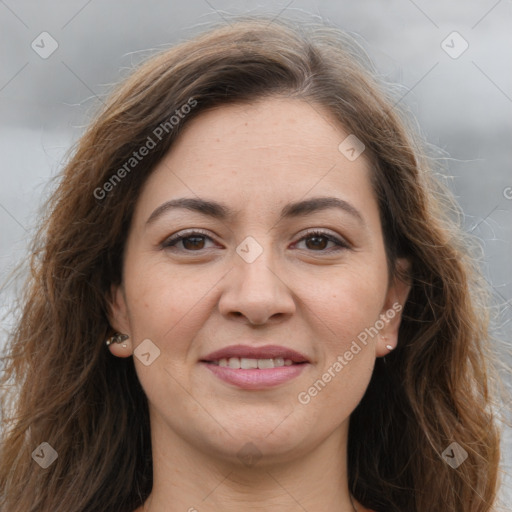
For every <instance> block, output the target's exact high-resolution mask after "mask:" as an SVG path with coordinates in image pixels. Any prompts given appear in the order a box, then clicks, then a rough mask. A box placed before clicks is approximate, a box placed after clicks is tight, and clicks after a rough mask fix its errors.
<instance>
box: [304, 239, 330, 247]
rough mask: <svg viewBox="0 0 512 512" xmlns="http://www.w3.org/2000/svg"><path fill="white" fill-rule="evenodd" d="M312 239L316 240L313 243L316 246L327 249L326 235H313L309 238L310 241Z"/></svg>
mask: <svg viewBox="0 0 512 512" xmlns="http://www.w3.org/2000/svg"><path fill="white" fill-rule="evenodd" d="M311 240H315V242H314V243H313V246H314V247H316V248H320V249H325V244H326V241H327V239H326V238H325V236H312V237H310V238H309V241H311ZM306 243H309V242H306Z"/></svg>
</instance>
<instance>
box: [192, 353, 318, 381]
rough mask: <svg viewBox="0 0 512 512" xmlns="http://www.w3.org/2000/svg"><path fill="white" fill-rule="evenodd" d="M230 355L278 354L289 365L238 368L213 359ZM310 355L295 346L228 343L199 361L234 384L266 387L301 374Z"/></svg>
mask: <svg viewBox="0 0 512 512" xmlns="http://www.w3.org/2000/svg"><path fill="white" fill-rule="evenodd" d="M230 357H238V358H242V357H243V358H249V359H274V358H277V357H281V358H283V359H290V360H291V361H292V362H293V363H294V364H292V365H291V366H279V367H277V368H262V369H260V368H251V369H247V370H245V369H242V368H240V369H237V368H230V367H226V366H218V365H217V364H214V363H213V361H219V360H220V359H229V358H230ZM309 363H310V361H309V359H308V358H307V357H306V356H305V355H304V354H301V353H300V352H297V351H296V350H293V349H290V348H287V347H282V346H279V345H264V346H262V347H254V346H250V345H231V346H229V347H224V348H221V349H220V350H216V351H214V352H211V353H210V354H208V355H207V356H206V357H204V358H203V359H201V360H200V364H201V365H202V366H204V367H205V368H207V369H208V370H209V371H211V372H212V373H213V374H214V375H215V376H216V377H218V378H219V379H221V380H223V381H224V382H227V383H229V384H232V385H234V386H237V387H239V388H241V389H265V388H271V387H274V386H278V385H279V384H283V383H285V382H287V381H289V380H291V379H294V378H295V377H297V376H298V375H300V374H301V373H302V372H303V371H304V369H305V368H306V366H309Z"/></svg>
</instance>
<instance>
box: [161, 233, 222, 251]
mask: <svg viewBox="0 0 512 512" xmlns="http://www.w3.org/2000/svg"><path fill="white" fill-rule="evenodd" d="M206 240H212V239H211V238H210V237H209V236H207V235H205V234H203V233H201V232H189V233H185V234H181V235H180V234H178V235H173V236H171V237H169V238H167V240H165V241H164V242H163V243H162V247H163V248H170V247H176V249H177V250H181V251H183V250H184V251H188V252H198V251H200V250H202V249H205V248H206V247H205V244H206ZM180 243H181V247H180V246H179V245H178V244H180Z"/></svg>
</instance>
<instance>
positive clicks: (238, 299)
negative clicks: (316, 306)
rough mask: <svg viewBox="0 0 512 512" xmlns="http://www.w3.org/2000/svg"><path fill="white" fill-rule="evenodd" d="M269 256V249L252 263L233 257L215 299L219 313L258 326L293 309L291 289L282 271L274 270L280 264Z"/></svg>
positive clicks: (290, 313)
mask: <svg viewBox="0 0 512 512" xmlns="http://www.w3.org/2000/svg"><path fill="white" fill-rule="evenodd" d="M272 259H273V258H272V256H271V250H270V249H269V248H265V249H264V250H263V253H262V254H261V255H260V256H259V257H258V258H257V259H256V260H255V261H253V262H252V263H248V262H247V261H245V260H243V259H242V258H240V257H239V256H238V255H235V256H234V263H233V269H232V271H231V272H230V273H229V274H228V276H227V280H226V285H225V286H226V288H225V289H224V290H223V293H222V295H221V297H220V300H219V311H220V313H221V314H222V315H224V316H226V317H232V318H237V319H241V318H242V319H244V320H245V321H247V322H249V323H250V324H253V325H261V324H265V323H268V322H270V321H282V320H284V319H285V318H288V317H289V316H290V315H292V314H293V313H294V312H295V308H296V306H295V301H294V300H293V294H292V291H291V289H290V288H289V286H288V283H286V279H285V276H284V273H283V272H282V270H281V271H279V270H275V269H278V268H280V267H279V266H278V265H276V264H275V261H272Z"/></svg>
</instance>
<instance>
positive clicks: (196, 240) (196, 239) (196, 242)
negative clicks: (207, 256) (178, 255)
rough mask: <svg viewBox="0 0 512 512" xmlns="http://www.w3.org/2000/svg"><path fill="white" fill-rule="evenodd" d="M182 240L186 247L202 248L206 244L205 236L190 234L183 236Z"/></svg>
mask: <svg viewBox="0 0 512 512" xmlns="http://www.w3.org/2000/svg"><path fill="white" fill-rule="evenodd" d="M191 241H192V242H191ZM182 242H183V247H185V249H202V248H203V246H204V236H188V237H186V238H183V240H182ZM190 242H191V243H190Z"/></svg>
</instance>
